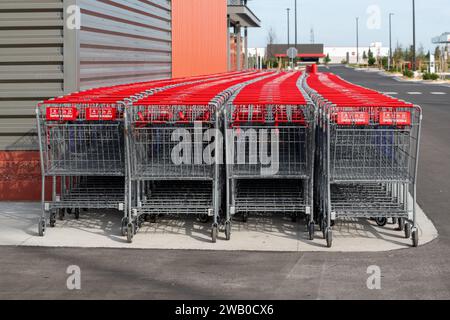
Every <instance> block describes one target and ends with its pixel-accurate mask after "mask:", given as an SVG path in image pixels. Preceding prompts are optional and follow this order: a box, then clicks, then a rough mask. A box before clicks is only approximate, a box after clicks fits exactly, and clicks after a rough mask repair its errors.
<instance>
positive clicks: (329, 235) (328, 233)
mask: <svg viewBox="0 0 450 320" xmlns="http://www.w3.org/2000/svg"><path fill="white" fill-rule="evenodd" d="M325 233H326V240H327V247H328V248H331V246H332V245H333V231H332V230H331V229H330V228H327V230H326V232H325Z"/></svg>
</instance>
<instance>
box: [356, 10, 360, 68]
mask: <svg viewBox="0 0 450 320" xmlns="http://www.w3.org/2000/svg"><path fill="white" fill-rule="evenodd" d="M356 63H357V64H358V63H359V17H356Z"/></svg>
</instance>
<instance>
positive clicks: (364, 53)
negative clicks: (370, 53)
mask: <svg viewBox="0 0 450 320" xmlns="http://www.w3.org/2000/svg"><path fill="white" fill-rule="evenodd" d="M363 59H364V60H366V59H367V54H366V51H364V52H363Z"/></svg>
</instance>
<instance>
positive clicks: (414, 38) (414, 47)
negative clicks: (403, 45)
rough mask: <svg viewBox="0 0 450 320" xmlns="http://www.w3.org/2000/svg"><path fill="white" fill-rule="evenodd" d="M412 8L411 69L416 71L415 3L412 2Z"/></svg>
mask: <svg viewBox="0 0 450 320" xmlns="http://www.w3.org/2000/svg"><path fill="white" fill-rule="evenodd" d="M412 6H413V48H412V60H413V61H412V68H413V71H416V1H415V0H412Z"/></svg>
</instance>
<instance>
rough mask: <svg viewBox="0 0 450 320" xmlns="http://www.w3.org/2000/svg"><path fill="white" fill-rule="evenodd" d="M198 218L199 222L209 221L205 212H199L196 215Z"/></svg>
mask: <svg viewBox="0 0 450 320" xmlns="http://www.w3.org/2000/svg"><path fill="white" fill-rule="evenodd" d="M198 220H199V221H200V222H201V223H208V222H209V216H208V215H207V214H201V215H199V216H198Z"/></svg>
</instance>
